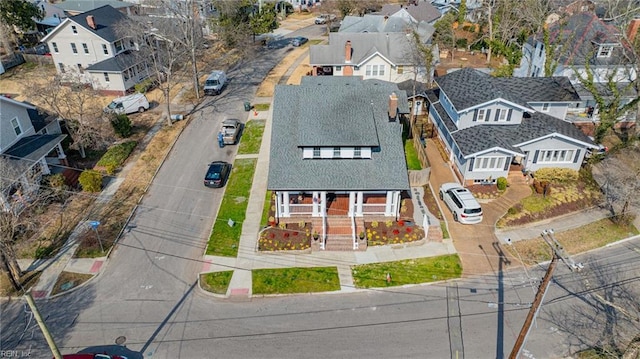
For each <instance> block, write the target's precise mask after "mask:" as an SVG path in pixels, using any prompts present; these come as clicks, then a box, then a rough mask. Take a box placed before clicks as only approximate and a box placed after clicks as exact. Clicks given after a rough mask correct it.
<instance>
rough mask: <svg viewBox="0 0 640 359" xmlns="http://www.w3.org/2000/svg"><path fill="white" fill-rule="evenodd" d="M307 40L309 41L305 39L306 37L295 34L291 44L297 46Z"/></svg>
mask: <svg viewBox="0 0 640 359" xmlns="http://www.w3.org/2000/svg"><path fill="white" fill-rule="evenodd" d="M307 41H309V39H307V38H306V37H302V36H297V37H294V38H293V40H291V45H293V46H295V47H298V46H302V45H304V44H305V43H306V42H307Z"/></svg>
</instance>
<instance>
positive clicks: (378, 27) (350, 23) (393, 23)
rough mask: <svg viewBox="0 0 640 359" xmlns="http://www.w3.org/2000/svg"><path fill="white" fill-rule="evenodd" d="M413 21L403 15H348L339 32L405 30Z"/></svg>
mask: <svg viewBox="0 0 640 359" xmlns="http://www.w3.org/2000/svg"><path fill="white" fill-rule="evenodd" d="M410 26H411V22H410V21H408V20H406V19H404V18H401V17H387V18H386V19H385V16H383V15H372V14H367V15H364V16H362V17H360V16H346V17H345V18H344V19H343V20H342V23H341V24H340V29H339V30H338V32H404V31H405V29H406V28H407V27H410Z"/></svg>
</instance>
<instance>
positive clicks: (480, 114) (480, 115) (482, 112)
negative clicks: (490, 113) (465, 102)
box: [476, 109, 485, 121]
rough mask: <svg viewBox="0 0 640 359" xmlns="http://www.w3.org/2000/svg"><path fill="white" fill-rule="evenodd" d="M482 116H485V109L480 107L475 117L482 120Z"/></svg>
mask: <svg viewBox="0 0 640 359" xmlns="http://www.w3.org/2000/svg"><path fill="white" fill-rule="evenodd" d="M484 116H485V110H484V109H480V110H478V118H477V119H476V120H477V121H484V120H485V119H484Z"/></svg>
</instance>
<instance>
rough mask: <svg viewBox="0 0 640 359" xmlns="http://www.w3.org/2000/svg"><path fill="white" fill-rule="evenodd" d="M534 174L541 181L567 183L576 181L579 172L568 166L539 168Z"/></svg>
mask: <svg viewBox="0 0 640 359" xmlns="http://www.w3.org/2000/svg"><path fill="white" fill-rule="evenodd" d="M534 176H535V178H536V179H537V180H538V181H541V182H545V181H546V182H555V183H568V182H575V181H577V180H578V178H579V173H578V171H575V170H571V169H568V168H541V169H539V170H537V171H536V172H535V173H534Z"/></svg>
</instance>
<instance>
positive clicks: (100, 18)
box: [42, 5, 127, 42]
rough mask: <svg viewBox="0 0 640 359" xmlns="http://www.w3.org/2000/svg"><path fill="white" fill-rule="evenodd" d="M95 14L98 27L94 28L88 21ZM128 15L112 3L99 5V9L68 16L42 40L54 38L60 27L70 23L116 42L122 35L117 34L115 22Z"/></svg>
mask: <svg viewBox="0 0 640 359" xmlns="http://www.w3.org/2000/svg"><path fill="white" fill-rule="evenodd" d="M90 15H91V16H93V18H94V21H95V24H96V28H95V29H94V28H92V27H90V26H89V24H88V23H87V17H88V16H90ZM126 19H127V17H126V16H125V15H124V14H122V13H121V12H120V11H118V10H116V9H114V8H113V7H111V6H110V5H105V6H102V7H99V8H97V9H93V10H91V11H87V12H85V13H82V14H80V15H76V16H71V17H68V18H66V19H65V20H64V21H63V22H62V23H61V24H60V25H58V26H57V27H56V28H55V29H54V30H53V31H51V32H50V33H49V34H48V35H47V36H45V37H44V38H43V39H42V42H45V41H48V40H50V39H51V38H54V37H55V35H56V34H57V33H58V32H59V31H60V29H63V28H65V27H66V26H68V25H69V24H71V23H72V24H74V25H79V26H81V27H83V28H84V29H85V30H87V31H88V32H89V33H92V34H94V35H96V36H98V37H100V38H102V39H104V40H105V41H108V42H114V41H116V40H118V39H120V38H121V37H120V36H118V35H117V33H116V29H115V24H117V23H118V22H120V21H123V20H126Z"/></svg>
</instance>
